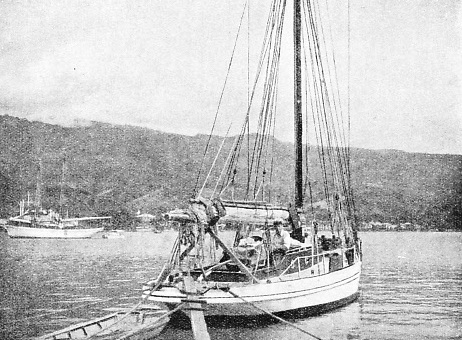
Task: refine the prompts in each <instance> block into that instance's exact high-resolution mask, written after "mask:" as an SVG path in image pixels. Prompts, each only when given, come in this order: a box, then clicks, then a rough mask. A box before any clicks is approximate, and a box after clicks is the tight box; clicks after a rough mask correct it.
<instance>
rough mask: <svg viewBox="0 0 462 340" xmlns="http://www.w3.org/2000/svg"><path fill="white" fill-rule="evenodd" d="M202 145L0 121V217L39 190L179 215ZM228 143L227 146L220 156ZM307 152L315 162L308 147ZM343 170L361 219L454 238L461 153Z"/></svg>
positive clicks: (278, 178)
mask: <svg viewBox="0 0 462 340" xmlns="http://www.w3.org/2000/svg"><path fill="white" fill-rule="evenodd" d="M207 138H208V137H207V136H203V135H197V136H193V137H191V136H183V135H178V134H169V133H162V132H158V131H154V130H149V129H145V128H138V127H132V126H116V125H110V124H103V123H92V124H90V125H88V126H78V127H62V126H58V125H50V124H44V123H40V122H31V121H27V120H25V119H19V118H15V117H11V116H0V216H1V217H3V218H5V217H8V216H10V215H12V214H14V213H15V212H17V211H18V202H19V201H20V200H21V199H24V198H26V197H27V193H28V192H29V193H30V194H31V196H33V195H34V194H35V192H36V188H37V183H42V185H40V186H39V187H40V188H41V190H40V191H41V197H42V205H43V206H44V207H56V206H58V204H59V200H60V196H61V197H64V198H65V199H64V201H63V200H61V202H62V203H63V204H64V205H65V206H66V207H67V209H68V210H69V213H70V214H72V215H76V216H79V215H80V216H82V215H87V214H99V213H110V212H113V211H120V210H126V211H130V212H133V213H134V212H136V211H138V210H141V211H142V212H149V213H153V214H159V213H163V212H166V211H168V210H172V209H174V208H176V207H184V206H185V204H186V202H187V200H188V198H190V197H191V195H192V193H193V192H194V187H195V183H196V177H197V173H198V169H199V167H200V163H201V160H202V155H203V153H204V147H205V144H206V141H207ZM220 143H221V138H218V137H214V138H212V143H211V147H210V150H211V151H212V153H213V151H216V150H218V148H219V144H220ZM230 145H231V139H230V140H229V141H227V143H226V144H225V148H226V147H229V146H230ZM275 150H276V158H275V168H274V171H273V176H272V177H273V182H272V188H273V189H272V192H273V193H272V196H273V200H276V201H279V203H282V204H285V203H287V202H289V201H290V200H291V197H292V194H291V193H290V192H289V193H287V191H288V190H289V191H290V190H292V188H293V185H292V184H291V183H292V172H293V171H292V168H291V165H290V164H291V158H292V154H293V152H292V145H291V144H290V143H282V142H278V141H276V143H275ZM309 152H310V158H311V159H313V162H316V161H315V160H314V159H315V156H316V154H317V150H316V148H314V147H312V148H311V149H310V151H309ZM212 153H211V154H212ZM210 157H212V156H210ZM225 157H226V156H223V157H221V158H219V159H218V161H217V162H218V163H220V162H221V163H223V162H224V160H225ZM63 165H64V166H63ZM40 169H41V170H40ZM63 169H64V170H63ZM351 169H352V184H353V189H354V193H355V197H356V207H357V210H358V216H359V218H360V220H362V221H371V220H374V221H381V222H391V223H399V222H411V223H418V224H421V225H424V226H432V227H437V228H457V229H461V230H462V156H461V155H434V154H421V153H407V152H402V151H396V150H378V151H372V150H366V149H352V150H351ZM320 176H321V174H320V173H319V172H316V171H315V170H312V171H311V172H310V182H311V184H312V194H313V201H319V200H320V199H321V197H320V193H321V192H322V188H321V187H319V185H320V184H319V183H321V182H322V180H321V177H320ZM201 184H202V183H201ZM62 188H63V189H62ZM61 192H63V193H64V195H60V193H61Z"/></svg>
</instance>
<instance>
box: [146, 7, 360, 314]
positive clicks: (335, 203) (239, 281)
mask: <svg viewBox="0 0 462 340" xmlns="http://www.w3.org/2000/svg"><path fill="white" fill-rule="evenodd" d="M293 3H294V6H293V47H294V126H295V137H294V146H295V150H294V174H293V176H294V189H292V188H287V190H288V191H290V192H292V191H293V197H294V198H293V202H291V203H289V204H281V203H278V202H275V203H272V202H271V200H270V199H271V198H274V196H275V195H273V197H271V194H270V193H268V192H270V191H271V189H274V186H272V185H271V182H270V179H271V178H272V176H273V175H274V174H273V170H274V169H275V167H274V162H275V159H274V158H270V157H269V156H268V154H269V153H270V151H271V150H272V149H273V148H274V143H275V139H274V138H273V133H274V123H275V121H276V120H275V114H276V108H277V105H276V104H277V98H278V94H277V89H278V84H279V66H278V65H279V62H280V55H281V46H282V44H281V38H282V36H283V34H282V31H283V29H282V28H283V22H284V17H285V13H286V1H280V0H273V1H272V3H271V11H270V15H269V18H268V21H267V26H266V31H265V38H264V43H263V48H262V52H261V57H260V63H259V65H258V68H257V76H256V77H255V79H256V80H255V83H254V85H253V88H252V90H251V91H250V93H251V94H250V100H249V103H248V108H247V112H246V116H245V119H244V124H243V127H242V129H241V133H240V134H239V135H238V136H237V137H236V138H235V139H234V142H233V145H232V147H231V148H230V152H229V153H228V155H227V156H226V157H223V158H224V159H226V160H225V161H224V166H223V170H222V171H221V172H217V171H215V173H217V174H218V176H217V177H218V180H217V182H216V184H206V183H207V181H210V178H211V177H212V174H213V173H214V172H213V171H212V170H210V171H209V172H208V174H207V176H206V180H205V181H204V185H203V186H202V188H201V189H200V190H197V191H196V193H195V196H194V197H193V198H192V199H191V200H190V201H189V206H188V208H187V209H183V210H181V211H178V210H177V211H175V212H174V213H171V214H169V215H168V216H169V218H170V219H171V220H173V221H176V222H177V223H178V225H179V228H178V237H177V239H176V241H175V243H174V245H173V248H172V251H171V254H170V257H169V259H168V261H167V262H166V263H165V265H164V267H163V269H162V270H161V272H160V273H159V275H158V276H157V277H155V278H153V279H151V280H149V281H148V282H146V283H145V284H144V286H143V298H145V299H147V300H149V301H152V302H156V303H162V304H165V305H166V306H168V307H169V308H170V309H175V308H177V307H178V306H179V305H180V304H182V303H184V301H186V300H187V299H189V300H190V301H191V299H192V300H193V301H194V302H195V303H196V305H197V309H196V310H200V311H202V312H203V314H204V316H205V317H206V318H214V317H218V318H220V317H226V318H228V317H230V318H234V317H249V316H264V315H281V314H285V313H290V314H293V313H294V314H301V315H310V314H317V313H320V312H324V311H326V310H329V309H332V308H336V307H339V306H343V305H345V304H348V303H351V302H352V301H354V300H355V299H357V297H358V295H359V282H360V275H361V264H362V249H361V240H360V238H359V237H358V232H357V230H358V223H357V220H356V215H355V205H354V199H353V192H352V189H351V185H350V184H351V177H350V165H349V161H350V152H349V143H348V142H347V138H346V135H345V133H344V130H345V129H342V127H343V125H344V124H341V123H342V119H339V117H340V116H339V114H338V113H336V112H337V111H336V109H338V105H337V104H338V103H339V102H338V101H337V100H336V99H335V95H336V92H335V91H334V93H331V91H332V90H331V89H330V88H329V85H332V83H333V82H332V81H331V80H330V78H329V74H331V73H330V72H331V71H329V70H328V65H327V64H325V63H323V57H325V56H326V55H327V53H326V50H325V49H323V47H322V43H323V42H324V39H322V33H323V30H322V29H321V28H319V26H318V25H319V23H320V20H318V19H319V18H318V16H319V12H318V10H319V8H318V4H317V3H315V2H311V1H308V2H301V1H300V0H293ZM241 20H242V19H241ZM308 60H311V61H308ZM265 70H266V73H267V75H266V76H265V77H261V76H260V73H263V71H265ZM261 79H263V81H259V80H261ZM261 83H263V87H264V90H263V91H260V92H258V91H257V90H256V86H257V84H261ZM256 93H261V94H262V96H263V99H262V101H261V105H260V106H259V107H258V115H259V119H258V132H257V133H256V134H254V135H252V136H250V134H249V133H248V131H249V128H248V127H249V121H250V119H249V116H250V113H251V110H252V109H251V108H252V107H253V106H254V105H255V102H256V99H255V96H254V94H256ZM309 111H310V112H309ZM307 115H309V116H310V117H312V118H311V123H312V124H313V125H315V128H314V133H315V135H316V141H317V146H315V147H311V151H312V152H311V153H312V154H313V153H314V154H317V156H318V161H317V162H316V164H317V165H319V166H320V171H319V172H318V173H319V174H321V175H320V177H321V180H319V182H320V183H321V184H322V190H319V191H321V192H322V194H323V195H324V198H323V200H320V199H319V195H318V194H315V193H313V192H312V191H314V190H311V186H312V185H313V179H312V178H310V177H309V174H308V176H305V177H304V173H305V174H306V170H307V169H311V167H312V166H314V165H316V164H309V163H306V162H305V161H304V158H305V157H307V156H308V154H309V153H310V152H309V151H310V150H309V147H308V146H307V145H306V143H305V145H304V143H303V132H304V123H305V122H306V121H307V119H304V117H306V116H307ZM246 138H247V140H246ZM226 140H227V139H226V138H224V139H223V144H222V145H224V144H225V141H226ZM243 146H248V149H247V151H242V150H243ZM206 150H207V148H206ZM221 150H222V146H220V148H219V151H221ZM243 154H247V155H248V158H247V160H246V161H244V162H239V161H238V159H239V157H240V156H242V155H243ZM217 159H218V158H215V159H214V160H213V162H212V166H213V165H214V164H216V163H218V162H217V161H216V160H217ZM242 164H246V165H247V169H246V170H245V171H241V170H240V169H239V167H240V166H242ZM287 168H290V167H289V166H287ZM210 169H212V167H211V168H210ZM304 170H305V171H304ZM274 171H275V170H274ZM241 173H244V175H245V176H242V177H247V179H246V180H244V184H242V185H240V186H239V184H238V179H239V178H238V177H239V174H241ZM313 173H316V172H315V171H314V170H312V171H311V172H310V174H313ZM280 176H282V177H288V178H290V177H291V175H290V174H288V173H287V172H286V171H285V172H283V173H282V174H280ZM265 181H266V182H265ZM207 188H208V189H209V190H207ZM273 191H274V190H273ZM206 193H207V195H206ZM238 195H240V196H239V198H237V196H238ZM276 199H277V197H276ZM315 200H317V201H315ZM321 203H322V204H321ZM321 205H323V206H325V211H324V212H319V206H321ZM223 226H226V228H222V227H223ZM223 229H228V230H229V229H232V230H233V231H234V232H235V234H234V235H233V237H227V236H226V234H225V233H224V232H222V231H221V230H223ZM287 234H288V235H289V238H288V236H287ZM281 240H282V241H281ZM193 309H194V308H193ZM185 314H186V315H188V313H185ZM189 315H192V314H189ZM190 317H191V316H190Z"/></svg>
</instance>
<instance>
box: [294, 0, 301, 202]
mask: <svg viewBox="0 0 462 340" xmlns="http://www.w3.org/2000/svg"><path fill="white" fill-rule="evenodd" d="M301 25H302V19H301V8H300V0H294V129H295V134H294V135H295V137H294V138H295V207H296V208H302V207H303V146H302V139H303V118H302V61H301V50H302V48H301V31H302V30H301Z"/></svg>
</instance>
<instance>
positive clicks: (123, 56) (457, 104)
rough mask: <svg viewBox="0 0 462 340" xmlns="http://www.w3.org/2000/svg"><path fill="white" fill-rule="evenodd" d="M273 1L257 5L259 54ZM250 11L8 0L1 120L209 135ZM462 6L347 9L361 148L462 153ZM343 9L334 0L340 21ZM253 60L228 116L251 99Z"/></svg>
mask: <svg viewBox="0 0 462 340" xmlns="http://www.w3.org/2000/svg"><path fill="white" fill-rule="evenodd" d="M320 1H322V2H324V0H320ZM268 2H269V0H259V1H250V37H251V38H250V39H251V41H252V44H251V54H252V55H254V54H255V53H257V51H258V50H259V46H260V45H259V43H258V45H257V43H256V41H257V40H256V39H257V38H258V37H257V36H258V35H259V34H260V33H261V32H260V31H259V30H257V28H256V27H259V26H261V25H260V24H262V23H263V24H264V22H265V20H266V12H267V9H266V7H267V3H268ZM244 3H245V1H244V0H228V1H226V0H219V1H217V0H215V1H211V0H210V1H202V0H170V1H158V0H149V1H148V0H146V1H141V0H137V1H133V0H131V1H123V0H118V1H110V0H90V1H77V0H72V1H71V0H48V1H44V0H34V1H0V13H1V15H0V114H8V115H12V116H17V117H25V118H28V119H31V120H41V121H45V122H48V123H54V124H65V125H70V124H74V123H75V122H77V121H79V120H96V121H103V122H109V123H117V124H132V125H139V126H146V127H150V128H153V129H158V130H162V131H166V132H176V133H182V134H196V133H208V132H209V131H210V127H211V125H212V121H213V117H214V114H215V111H216V109H217V103H218V100H219V97H220V92H221V87H222V85H223V82H224V79H225V75H226V71H227V68H228V63H229V59H230V56H231V51H232V48H233V44H234V38H235V34H236V31H237V27H238V24H239V20H240V17H241V13H242V11H243V6H244ZM289 3H290V2H289ZM461 3H462V2H461V1H458V0H439V1H437V0H386V1H385V0H350V6H351V23H350V27H351V78H350V79H351V82H350V89H351V90H350V98H351V126H352V131H351V144H352V146H357V147H364V148H373V149H384V148H387V149H390V148H392V149H400V150H405V151H412V152H429V153H454V154H462V104H461V98H462V90H461V89H462V86H461V77H462V48H461V32H462V14H461ZM346 4H347V2H346V0H345V1H338V0H335V1H334V2H329V6H330V7H331V8H333V12H334V14H333V18H332V20H333V21H339V22H342V21H341V20H340V19H337V17H336V16H337V15H339V13H340V14H345V13H346V10H347V6H346ZM335 13H337V14H335ZM243 25H244V26H245V29H246V28H247V26H248V25H247V22H245V23H244V24H243ZM343 27H344V29H343V35H342V34H341V32H342V31H339V32H340V33H339V34H336V37H337V38H338V39H340V38H345V36H346V35H345V32H346V31H345V27H346V26H345V25H344V26H343ZM334 33H335V32H334ZM337 33H338V32H337ZM245 35H247V33H245ZM253 39H255V42H254V40H253ZM245 60H246V53H244V54H242V56H241V57H239V56H236V61H237V62H238V63H239V62H241V64H240V66H239V67H238V68H237V70H236V71H237V74H240V77H237V76H236V77H235V78H233V79H232V80H233V81H230V84H229V88H230V93H231V94H232V99H233V100H234V102H233V101H230V102H232V104H230V106H228V107H224V108H223V110H224V113H223V114H230V112H237V111H239V110H240V111H242V107H243V106H240V105H239V104H237V103H238V102H243V103H245V101H246V100H247V88H246V86H247V71H246V70H247V65H246V62H245ZM251 70H252V69H251ZM238 84H239V85H243V86H240V88H243V90H238ZM237 98H239V100H238V99H237ZM228 99H229V98H228ZM223 105H224V104H223ZM233 105H234V106H233ZM233 110H235V111H233ZM241 113H242V112H240V113H239V114H241ZM236 114H237V113H236ZM225 132H226V128H225V127H224V126H218V130H217V133H220V134H224V133H225ZM291 133H292V126H291V123H289V122H286V124H283V127H282V128H281V129H280V130H279V131H278V136H277V137H278V138H279V139H282V140H291V138H292V137H290V136H291Z"/></svg>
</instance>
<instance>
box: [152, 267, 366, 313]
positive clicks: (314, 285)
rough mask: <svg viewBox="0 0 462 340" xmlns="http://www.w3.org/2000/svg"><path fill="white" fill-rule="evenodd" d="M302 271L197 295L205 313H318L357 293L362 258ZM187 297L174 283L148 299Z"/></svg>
mask: <svg viewBox="0 0 462 340" xmlns="http://www.w3.org/2000/svg"><path fill="white" fill-rule="evenodd" d="M303 274H304V273H303V272H302V273H300V275H298V273H297V274H291V275H286V276H284V277H282V278H274V279H271V280H269V281H268V282H266V281H262V282H259V283H254V284H246V285H241V286H237V285H235V286H233V284H231V285H230V288H229V289H210V290H208V291H207V292H206V293H204V294H202V295H198V296H197V297H196V296H195V298H197V299H199V300H201V301H204V302H205V307H206V308H205V309H206V310H205V315H206V316H209V317H210V316H217V317H220V316H224V317H239V316H258V315H262V314H265V313H266V312H270V313H278V314H280V313H286V312H291V311H294V312H297V311H308V312H310V311H311V313H313V314H316V313H319V312H322V311H323V310H324V309H331V308H335V307H338V306H341V305H344V304H347V303H349V302H351V301H353V300H354V299H355V298H356V297H357V296H358V290H359V278H360V274H361V262H357V263H355V264H353V265H351V266H349V267H346V268H343V269H340V270H337V271H334V272H330V273H327V274H324V275H318V276H307V277H303ZM305 274H306V273H305ZM146 293H147V292H146ZM185 298H186V295H185V294H183V293H181V292H180V291H179V290H178V289H176V288H175V287H164V288H162V289H161V290H159V291H155V292H151V294H150V296H149V300H151V301H156V302H162V303H165V304H167V305H168V306H169V307H170V308H172V307H174V306H176V305H177V304H179V303H180V302H181V301H182V300H183V299H185Z"/></svg>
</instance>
